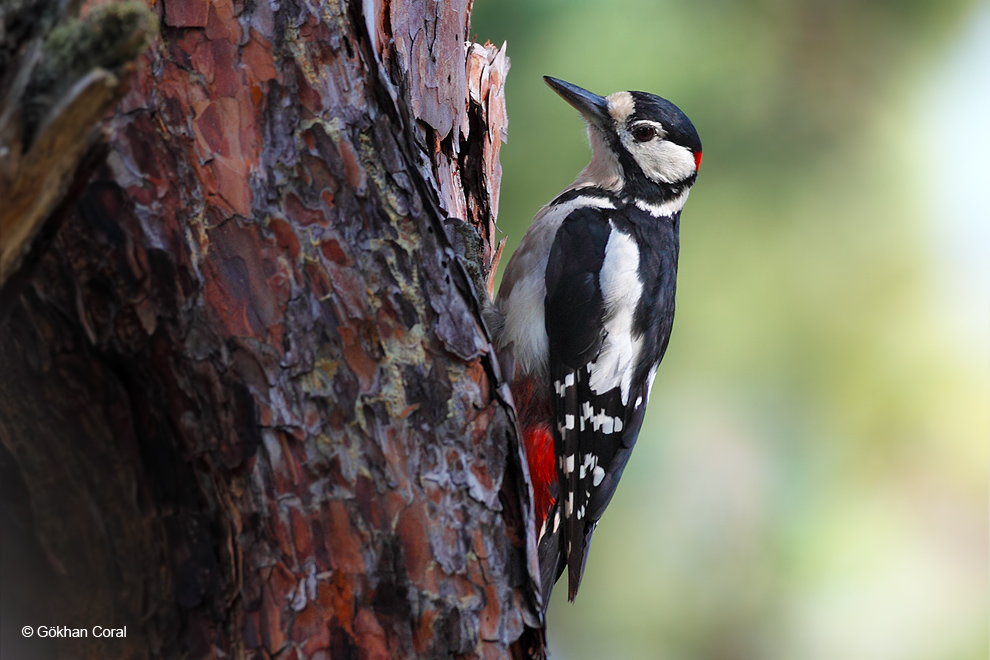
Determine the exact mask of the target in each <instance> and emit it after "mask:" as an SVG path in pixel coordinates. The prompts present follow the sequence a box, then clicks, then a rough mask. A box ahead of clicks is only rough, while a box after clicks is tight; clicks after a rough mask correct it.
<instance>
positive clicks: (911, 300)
mask: <svg viewBox="0 0 990 660" xmlns="http://www.w3.org/2000/svg"><path fill="white" fill-rule="evenodd" d="M473 16H474V17H473V25H472V30H473V31H474V32H475V33H476V34H477V39H478V40H480V41H484V40H486V39H487V40H491V41H492V42H495V43H497V44H501V42H502V41H503V40H506V41H508V44H509V47H508V54H509V56H510V58H511V59H512V70H511V72H510V75H509V77H508V81H507V96H508V110H509V118H510V125H509V143H508V144H507V145H505V146H504V148H503V151H502V164H503V168H504V177H503V180H502V197H501V200H502V201H501V209H500V214H499V227H500V228H501V229H502V231H503V232H505V235H506V236H507V237H508V239H509V244H508V250H507V252H506V254H507V255H508V254H509V252H510V251H511V249H514V248H515V245H516V244H517V243H518V241H519V238H520V237H521V236H522V233H523V232H524V231H525V228H526V227H527V226H528V224H529V221H530V218H531V217H532V216H533V214H534V213H535V212H536V211H537V209H539V207H540V206H541V205H542V204H544V203H545V202H546V201H548V200H549V199H551V198H552V197H553V196H554V195H555V194H556V193H557V192H558V191H560V189H561V188H563V187H564V186H566V185H567V184H568V183H569V182H570V181H571V180H572V179H573V177H574V176H575V175H576V173H577V172H578V171H579V170H580V169H581V167H583V165H584V164H585V163H586V162H587V159H588V156H589V153H588V146H587V141H586V139H585V137H584V131H583V124H582V122H581V121H580V119H579V118H578V116H577V114H576V113H575V112H574V111H573V110H572V109H571V108H570V107H569V106H567V105H566V104H565V103H564V102H563V101H561V100H560V99H558V98H557V97H556V96H555V95H554V94H553V93H552V92H551V91H550V90H549V89H548V88H546V87H545V86H544V84H543V82H542V80H541V76H542V75H543V74H549V75H553V76H557V77H560V78H563V79H564V80H567V81H570V82H574V83H576V84H578V85H581V86H583V87H586V88H588V89H591V90H592V91H595V92H598V93H600V94H608V93H611V92H614V91H617V90H622V89H638V90H645V91H650V92H654V93H657V94H660V95H661V96H664V97H666V98H669V99H670V100H672V101H673V102H674V103H676V104H677V105H678V106H680V108H681V109H682V110H684V111H685V112H686V113H687V114H688V116H690V117H691V118H692V120H693V121H694V123H695V125H696V127H697V128H698V132H699V133H700V135H701V138H702V141H703V142H704V147H705V159H704V164H703V166H702V168H701V176H700V179H699V181H698V184H697V185H696V186H695V188H694V191H693V192H692V193H691V199H690V201H689V202H688V205H687V208H686V209H685V213H684V216H683V218H682V225H681V227H682V230H681V240H682V248H681V268H680V276H679V290H678V311H677V320H676V323H675V324H674V334H673V338H672V341H671V344H670V349H669V351H668V353H667V357H666V358H665V360H664V363H663V365H662V367H661V369H660V372H659V376H658V378H657V381H656V385H655V387H654V390H653V398H652V401H651V404H650V410H649V413H648V415H647V423H646V426H645V427H644V429H643V432H642V435H641V436H640V440H639V444H638V445H637V448H636V452H635V454H634V457H633V460H632V461H631V464H630V466H629V468H628V469H627V470H626V472H625V477H624V479H623V482H622V485H621V486H620V487H619V490H618V493H617V495H616V497H615V499H614V500H613V501H612V504H611V506H610V507H609V510H608V513H607V514H606V515H605V518H604V519H603V521H602V523H601V524H600V526H599V529H598V533H597V534H596V537H595V543H594V547H593V549H592V552H591V556H590V559H589V561H588V569H587V573H586V578H585V580H584V584H583V586H582V589H581V594H580V596H579V598H578V601H577V603H576V604H575V605H573V606H569V605H568V604H567V603H566V599H565V598H564V596H565V592H566V590H565V589H557V591H556V593H555V595H554V601H553V603H552V604H551V607H550V614H549V618H550V640H551V651H552V653H553V655H554V658H556V659H557V660H585V659H591V658H595V659H620V660H625V659H630V660H636V659H640V658H643V659H646V658H649V659H653V658H671V659H675V660H676V659H712V660H716V659H717V660H730V659H731V660H735V659H740V660H741V659H749V658H754V659H755V658H760V659H764V658H766V659H780V660H784V659H786V660H794V659H797V658H800V659H802V660H806V659H817V658H822V659H825V658H828V659H830V660H834V659H839V658H841V659H844V660H845V659H851V660H855V659H864V660H867V659H868V660H888V659H889V660H895V659H897V660H900V659H904V660H908V659H912V660H913V659H932V660H935V659H938V660H947V659H948V660H955V659H966V660H969V659H973V660H976V659H980V660H985V659H986V658H987V657H988V632H987V631H988V593H987V592H988V570H987V568H988V501H987V500H988V497H987V484H988V465H990V267H988V263H990V257H988V254H990V4H987V3H982V4H980V3H976V2H972V1H971V0H945V1H939V2H936V1H930V2H923V1H921V0H913V1H912V0H908V1H903V2H895V1H893V0H886V1H873V2H852V1H851V0H842V1H838V2H826V1H824V0H817V1H812V0H761V1H750V2H728V1H726V0H696V1H693V2H688V1H684V0H679V1H675V0H666V1H661V2H650V1H648V0H623V1H619V2H602V1H599V2H591V1H589V0H544V1H542V2H535V1H533V0H478V1H477V2H476V5H475V8H474V14H473ZM506 261H507V258H504V259H503V266H504V264H505V262H506Z"/></svg>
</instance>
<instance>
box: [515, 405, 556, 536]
mask: <svg viewBox="0 0 990 660" xmlns="http://www.w3.org/2000/svg"><path fill="white" fill-rule="evenodd" d="M523 443H524V445H525V447H526V462H527V463H528V464H529V477H530V479H532V480H533V499H534V500H535V502H533V504H534V505H535V508H536V529H537V530H539V529H540V527H542V526H543V521H544V520H546V517H547V512H548V511H549V510H550V507H551V506H552V505H553V496H552V495H551V494H550V487H551V485H552V484H555V483H557V467H556V466H555V465H554V452H553V435H552V434H551V433H550V427H549V426H547V425H543V424H540V425H536V426H529V427H526V428H525V429H523Z"/></svg>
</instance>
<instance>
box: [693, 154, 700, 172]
mask: <svg viewBox="0 0 990 660" xmlns="http://www.w3.org/2000/svg"><path fill="white" fill-rule="evenodd" d="M700 169H701V152H700V151H699V152H698V153H696V154H695V155H694V171H695V172H697V171H698V170H700Z"/></svg>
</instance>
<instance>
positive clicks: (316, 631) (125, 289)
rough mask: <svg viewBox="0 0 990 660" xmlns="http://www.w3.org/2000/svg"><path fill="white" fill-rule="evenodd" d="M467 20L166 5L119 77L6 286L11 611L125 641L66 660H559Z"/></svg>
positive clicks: (491, 78) (499, 102) (479, 79)
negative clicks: (498, 288)
mask: <svg viewBox="0 0 990 660" xmlns="http://www.w3.org/2000/svg"><path fill="white" fill-rule="evenodd" d="M24 1H30V0H24ZM470 4H471V3H470V0H461V1H454V2H442V3H441V2H436V1H434V2H411V1H399V0H393V1H391V2H389V1H387V0H381V1H378V2H366V3H363V4H362V3H358V2H349V3H348V2H344V1H343V0H339V1H337V0H280V1H279V2H269V1H267V0H262V1H257V2H251V1H235V0H158V1H157V2H154V3H152V4H150V5H149V6H150V10H151V12H152V15H153V16H157V19H158V21H157V22H158V37H157V38H156V39H154V40H153V41H152V44H151V47H150V48H149V49H147V50H145V51H144V52H143V54H141V55H140V57H138V58H137V60H136V62H135V63H133V64H130V65H128V64H125V63H122V62H116V63H114V64H113V65H107V66H109V67H110V68H103V69H100V70H102V71H110V72H111V73H112V74H113V75H115V76H117V79H118V80H119V82H120V84H121V85H122V86H121V87H119V88H117V87H115V88H114V89H115V90H117V89H119V90H120V92H119V93H120V95H123V99H122V101H121V102H120V103H119V105H118V106H117V108H116V110H115V111H114V112H113V113H112V114H111V115H110V116H108V117H105V118H104V116H103V115H102V114H97V115H96V116H95V117H93V118H90V119H87V121H88V122H90V123H91V124H92V127H93V128H92V130H94V131H97V133H93V135H95V136H96V137H94V138H91V139H88V141H86V142H85V145H84V146H85V148H84V149H81V151H80V153H79V154H78V158H75V157H74V158H75V160H74V161H73V162H72V163H69V164H63V168H64V169H65V172H64V173H63V174H60V176H59V178H58V181H56V182H55V184H53V186H54V187H53V190H54V192H53V193H52V195H51V197H52V199H51V200H47V201H45V206H44V208H43V211H41V212H37V213H35V215H37V216H38V217H37V218H34V219H33V220H32V222H33V223H35V224H34V225H32V227H31V228H30V230H29V231H27V230H26V231H22V232H21V236H22V237H26V238H23V241H24V244H23V245H20V244H19V245H17V246H16V249H14V248H11V249H13V250H14V253H15V254H16V255H18V259H17V263H16V265H11V266H8V271H6V272H7V275H5V276H4V277H3V282H2V284H3V292H2V294H3V305H4V309H3V310H0V311H2V314H0V316H2V317H3V321H2V327H0V482H2V484H3V493H2V496H3V501H4V504H5V507H6V509H7V513H6V514H5V519H4V525H5V531H4V536H5V538H8V539H13V538H14V537H15V536H16V538H17V539H19V541H18V545H17V547H18V549H19V551H20V550H23V549H24V548H28V549H29V551H28V552H27V553H26V556H25V557H24V558H23V560H22V562H21V563H20V564H17V565H16V567H15V568H16V570H17V571H18V574H17V576H16V578H17V580H16V581H15V583H14V584H11V583H8V588H7V590H6V591H7V593H6V594H5V595H4V600H5V606H8V605H9V604H10V602H11V598H13V599H14V602H16V603H17V607H19V608H21V609H20V610H18V611H20V612H21V613H30V614H32V615H33V616H34V619H33V621H34V622H35V623H34V625H38V622H40V621H43V622H45V623H46V624H49V625H60V626H68V627H79V628H87V629H91V628H92V627H93V626H94V625H100V626H103V627H106V628H119V627H122V626H127V637H126V638H125V639H99V638H94V637H92V636H90V637H89V638H88V639H84V640H78V639H72V640H63V641H61V642H59V643H58V644H57V645H56V646H55V647H54V648H55V649H56V651H55V653H56V655H55V656H53V657H59V658H70V657H71V658H77V657H82V658H145V657H148V658H173V657H176V658H177V657H188V658H220V657H238V658H279V659H283V660H290V659H295V658H299V659H302V658H311V659H317V658H321V659H329V658H332V659H334V660H336V659H338V658H340V659H345V658H362V659H363V658H421V657H423V658H509V657H514V658H519V657H530V656H531V655H533V656H535V655H538V654H539V653H540V650H539V647H540V635H541V632H540V626H541V622H540V616H539V614H538V611H539V605H538V603H537V602H536V599H537V598H538V596H536V591H537V590H536V588H535V584H534V580H535V579H536V577H535V576H536V566H535V563H534V553H533V538H532V525H531V505H530V502H529V495H528V492H529V491H528V488H527V486H526V476H525V472H524V471H525V467H524V461H522V460H521V459H520V453H519V451H520V450H519V447H518V444H517V437H516V427H515V421H514V412H513V409H512V405H511V397H510V395H509V393H508V388H507V387H506V386H505V384H504V383H503V382H502V381H501V377H500V374H499V365H498V362H497V359H496V356H495V353H494V350H493V348H492V345H491V343H490V340H489V337H488V335H487V331H486V329H485V326H484V322H483V321H482V307H483V305H484V304H485V301H486V299H487V298H486V296H487V294H486V291H485V288H488V289H489V290H490V286H491V274H492V271H493V270H494V265H495V263H496V261H497V252H498V245H497V244H496V239H495V217H496V214H497V208H498V185H499V177H500V170H499V165H498V150H499V145H500V143H501V141H502V140H504V139H505V129H506V117H505V109H504V108H505V106H504V96H503V83H504V79H505V75H506V73H507V70H508V60H507V58H506V56H505V51H504V47H503V49H502V50H499V49H497V48H495V47H492V46H487V45H486V46H480V45H477V44H467V45H466V44H465V42H466V36H467V34H468V30H469V13H470ZM90 5H93V6H95V5H94V3H89V5H87V4H84V6H83V14H86V12H87V11H93V10H94V9H93V6H90ZM53 6H54V5H53ZM52 11H55V10H52ZM62 19H65V17H61V18H60V20H62ZM15 36H16V35H15ZM5 38H7V39H8V40H9V39H11V38H12V37H10V33H8V34H7V35H6V37H5ZM25 43H26V41H25ZM7 45H9V44H5V46H7ZM15 51H16V52H15ZM11 52H15V57H13V58H8V60H7V61H6V62H5V64H9V65H10V66H12V67H16V66H22V67H23V66H28V64H26V63H25V62H26V60H25V59H24V57H23V54H24V52H26V51H25V50H24V49H23V48H22V49H21V50H19V51H18V50H17V49H13V50H12V51H11ZM0 54H3V53H0ZM113 67H116V68H113ZM97 68H99V67H97ZM94 70H95V69H94ZM7 73H9V71H8V72H7ZM85 73H86V72H82V73H81V74H80V73H79V72H76V73H74V74H73V75H76V76H77V78H78V77H79V76H81V75H84V74H85ZM12 79H13V76H9V75H7V74H0V82H2V83H3V84H4V85H5V89H2V90H0V92H6V93H8V96H9V93H10V90H11V89H13V87H12V83H11V80H12ZM63 87H65V86H63ZM66 89H67V87H66V88H61V91H60V93H67V92H66V91H65V90H66ZM125 91H126V95H124V92H125ZM114 100H116V99H114ZM101 122H102V123H101ZM87 130H89V129H87ZM87 135H90V134H89V133H87ZM101 135H102V136H104V137H103V139H102V140H101V139H99V136H101ZM0 139H3V135H2V133H0ZM33 144H35V142H31V144H27V143H26V142H24V141H22V143H19V144H18V147H19V148H22V147H23V149H24V152H25V153H28V152H29V150H30V148H31V145H33ZM100 144H103V145H105V146H104V147H103V148H102V151H101V150H100V149H99V148H97V147H98V146H99V145H100ZM25 145H27V146H25ZM18 153H19V152H18ZM103 155H105V159H101V157H102V156H103ZM25 158H27V156H25ZM14 165H17V163H14V164H13V165H12V164H11V163H10V161H8V162H7V163H6V165H5V166H6V168H7V169H6V170H4V173H3V174H4V175H5V176H6V177H7V179H6V181H7V184H8V188H7V191H8V193H9V191H10V190H11V189H12V188H11V187H10V185H12V184H10V181H12V180H13V179H14V178H15V177H14V176H13V175H11V174H10V172H12V171H14V169H16V168H14ZM73 182H75V183H73ZM29 206H30V207H31V208H32V209H36V208H37V205H33V206H31V205H29ZM18 218H23V215H21V216H18ZM18 218H13V217H12V216H9V217H7V218H6V219H5V220H4V221H5V222H7V221H9V222H16V221H17V220H18ZM18 240H21V239H18ZM23 255H33V257H32V258H30V259H28V258H21V256H23ZM8 263H10V262H8ZM527 521H528V522H527ZM32 548H33V551H31V550H30V549H32ZM6 568H7V569H8V570H9V566H7V567H6ZM8 619H9V617H8ZM10 623H12V622H11V621H8V624H10ZM25 623H29V622H27V621H26V622H25ZM5 632H7V631H6V630H5ZM14 634H15V635H18V634H19V629H18V630H15V631H14ZM4 637H9V636H8V635H6V634H5V635H4ZM22 641H23V640H22ZM35 641H37V640H35ZM46 648H49V647H46Z"/></svg>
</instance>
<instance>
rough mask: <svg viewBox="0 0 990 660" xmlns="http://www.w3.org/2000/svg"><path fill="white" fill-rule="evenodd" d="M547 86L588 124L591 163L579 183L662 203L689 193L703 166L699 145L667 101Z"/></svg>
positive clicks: (641, 95) (560, 83)
mask: <svg viewBox="0 0 990 660" xmlns="http://www.w3.org/2000/svg"><path fill="white" fill-rule="evenodd" d="M543 80H544V81H545V82H546V83H547V85H549V86H550V88H551V89H553V90H554V91H555V92H557V94H559V95H560V96H561V97H562V98H563V99H564V100H565V101H567V102H568V103H570V104H571V105H572V106H573V107H574V108H575V109H576V110H577V111H578V112H580V113H581V116H582V117H584V119H585V121H586V122H587V123H588V138H589V140H590V142H591V147H592V162H591V163H590V164H589V165H588V167H586V168H585V170H584V171H583V172H582V173H581V176H579V177H578V180H577V181H576V182H575V183H576V184H577V185H595V186H599V187H602V188H605V189H607V190H611V191H613V192H617V193H618V192H621V193H623V194H624V195H625V196H627V197H629V198H632V199H636V200H643V201H644V202H645V203H651V204H652V203H660V202H664V201H667V200H672V199H674V198H677V197H679V196H681V195H683V194H684V193H686V192H687V190H688V189H689V188H690V187H691V185H692V184H693V183H694V181H695V179H696V178H697V176H698V168H699V167H700V166H701V139H700V138H699V137H698V132H697V131H696V130H695V128H694V124H692V123H691V120H690V119H688V118H687V116H686V115H685V114H684V113H683V112H681V110H680V109H679V108H678V107H677V106H675V105H674V104H673V103H671V102H670V101H668V100H667V99H664V98H660V97H659V96H656V95H654V94H648V93H646V92H616V93H614V94H611V95H609V96H598V95H597V94H593V93H592V92H589V91H588V90H586V89H582V88H581V87H578V86H577V85H572V84H571V83H568V82H564V81H563V80H558V79H557V78H551V77H550V76H544V77H543Z"/></svg>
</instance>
